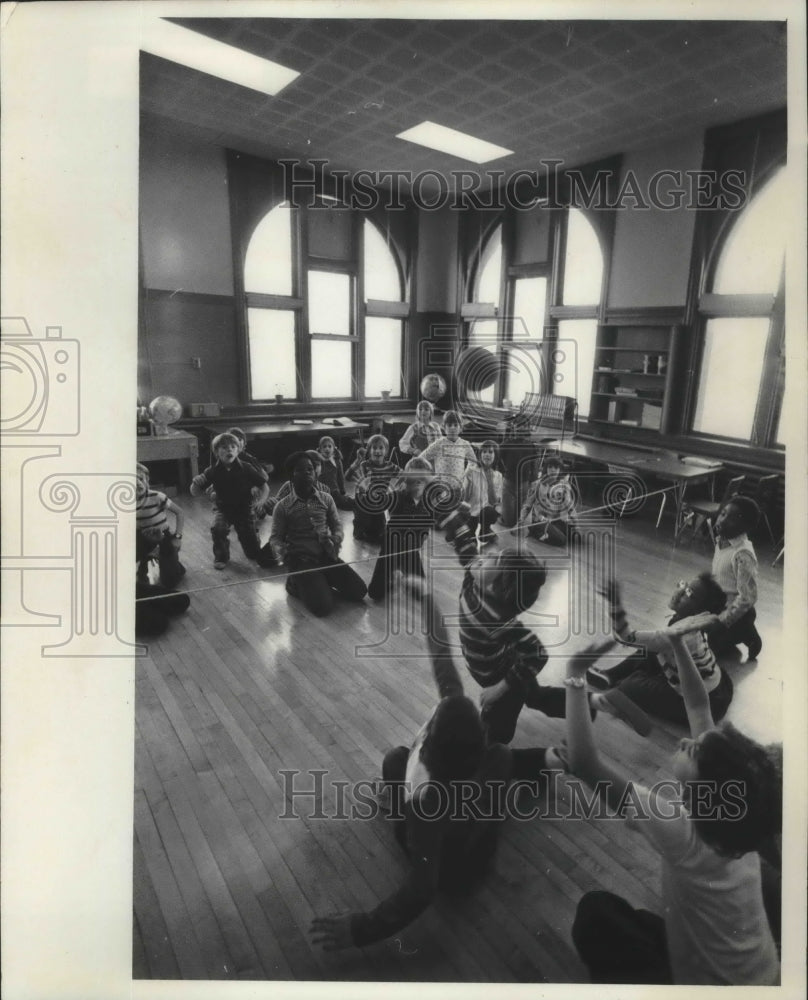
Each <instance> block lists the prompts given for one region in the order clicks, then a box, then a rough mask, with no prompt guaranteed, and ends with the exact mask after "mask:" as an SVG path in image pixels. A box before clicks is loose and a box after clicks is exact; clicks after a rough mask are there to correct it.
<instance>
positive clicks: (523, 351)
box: [502, 341, 545, 406]
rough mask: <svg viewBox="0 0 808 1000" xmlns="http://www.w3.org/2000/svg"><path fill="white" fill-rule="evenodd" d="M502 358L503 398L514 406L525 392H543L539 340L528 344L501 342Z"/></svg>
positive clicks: (543, 381) (542, 368)
mask: <svg viewBox="0 0 808 1000" xmlns="http://www.w3.org/2000/svg"><path fill="white" fill-rule="evenodd" d="M502 360H503V364H504V365H505V370H506V375H505V399H509V400H510V401H511V403H513V404H514V405H516V406H519V404H520V403H521V402H522V400H523V399H524V398H525V393H527V392H544V386H545V372H544V358H543V356H542V352H541V341H537V342H536V343H535V344H530V345H529V346H520V345H519V344H503V345H502Z"/></svg>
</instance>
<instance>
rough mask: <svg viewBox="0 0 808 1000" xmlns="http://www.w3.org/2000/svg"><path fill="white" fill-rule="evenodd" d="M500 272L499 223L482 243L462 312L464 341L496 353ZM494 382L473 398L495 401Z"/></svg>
mask: <svg viewBox="0 0 808 1000" xmlns="http://www.w3.org/2000/svg"><path fill="white" fill-rule="evenodd" d="M501 276H502V226H501V225H498V226H496V227H495V229H494V230H493V231H492V232H491V233H490V234H489V235H488V237H487V238H486V240H485V242H484V243H483V245H482V248H481V252H480V255H479V260H478V261H477V268H476V272H475V275H474V281H473V293H472V295H473V301H472V302H471V303H469V304H468V306H467V309H466V310H465V311H466V315H468V316H469V317H470V322H469V325H468V331H467V336H466V342H467V343H468V344H469V345H476V346H480V347H484V348H485V349H486V350H487V351H490V352H491V353H492V354H494V353H496V350H497V345H498V343H499V340H500V332H499V322H498V320H497V318H496V317H497V314H498V313H499V302H500V284H501ZM496 391H497V387H496V385H492V386H490V387H489V388H487V389H483V390H482V391H480V392H478V393H477V394H476V397H475V398H476V399H478V400H479V401H481V402H483V403H488V404H493V403H494V402H495V401H496Z"/></svg>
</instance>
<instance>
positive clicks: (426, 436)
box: [398, 399, 443, 455]
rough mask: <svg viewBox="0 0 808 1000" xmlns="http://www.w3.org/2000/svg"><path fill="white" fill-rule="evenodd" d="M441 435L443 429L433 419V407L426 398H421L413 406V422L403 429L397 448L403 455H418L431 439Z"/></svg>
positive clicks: (429, 443) (430, 442) (437, 438)
mask: <svg viewBox="0 0 808 1000" xmlns="http://www.w3.org/2000/svg"><path fill="white" fill-rule="evenodd" d="M442 437H443V431H442V430H441V429H440V424H439V423H438V422H437V421H436V420H435V407H434V406H433V405H432V404H431V403H430V402H429V400H428V399H422V400H421V402H420V403H419V404H418V405H417V406H416V407H415V423H414V424H410V426H409V427H408V428H407V429H406V430H405V431H404V434H403V435H402V438H401V440H400V441H399V442H398V448H399V451H401V452H402V453H403V454H405V455H420V454H421V452H422V451H424V449H425V448H427V447H428V446H429V445H431V444H432V442H433V441H438V440H440V438H442Z"/></svg>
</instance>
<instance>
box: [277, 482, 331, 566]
mask: <svg viewBox="0 0 808 1000" xmlns="http://www.w3.org/2000/svg"><path fill="white" fill-rule="evenodd" d="M327 537H330V538H331V539H332V540H333V542H334V545H335V547H336V548H337V549H338V548H339V547H340V545H341V544H342V524H341V523H340V519H339V515H338V514H337V505H336V504H335V503H334V500H333V499H332V497H331V496H330V495H329V494H328V493H323V492H322V491H321V490H314V491H313V493H312V494H311V496H309V497H299V496H298V495H297V493H295V490H294V488H291V489H290V490H289V495H288V496H286V497H284V498H283V500H281V501H279V503H278V505H277V506H276V507H275V510H274V512H273V514H272V533H271V534H270V536H269V542H270V545H271V546H272V551H273V552H274V553H275V556H276V558H277V559H278V560H280V561H283V560H284V559H285V558H286V556H287V554H289V555H291V556H303V557H304V558H305V557H309V558H314V559H317V560H318V561H319V560H320V559H322V557H323V556H324V555H325V553H324V550H323V543H322V539H323V538H327Z"/></svg>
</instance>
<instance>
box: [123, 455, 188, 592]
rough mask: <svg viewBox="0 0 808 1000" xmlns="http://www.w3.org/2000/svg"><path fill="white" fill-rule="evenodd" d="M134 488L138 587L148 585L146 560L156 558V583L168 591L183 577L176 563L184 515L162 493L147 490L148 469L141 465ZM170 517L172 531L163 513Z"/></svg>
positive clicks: (179, 565)
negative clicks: (157, 575) (171, 517)
mask: <svg viewBox="0 0 808 1000" xmlns="http://www.w3.org/2000/svg"><path fill="white" fill-rule="evenodd" d="M136 477H137V485H136V487H135V526H136V527H135V559H136V561H137V565H138V569H137V578H138V581H139V582H140V583H141V584H147V583H149V582H150V581H149V571H148V569H149V560H150V559H151V558H154V557H155V556H156V559H157V565H158V567H159V580H160V583H161V584H162V586H163V587H165V588H167V589H169V590H170V589H171V588H172V587H174V586H176V584H177V583H179V581H180V580H181V579H182V578H183V577H184V576H185V567H184V566H183V565H182V563H181V562H180V556H179V553H180V549H181V548H182V526H183V523H184V521H185V515H184V514H183V511H182V508H181V507H178V506H177V504H175V503H174V501H173V500H170V499H169V498H168V497H167V496H166V495H165V493H160V492H159V491H158V490H153V489H150V486H149V470H148V469H147V468H146V466H145V465H140V464H138V466H137V472H136ZM167 513H169V514H172V515H173V517H174V531H173V532H172V531H171V530H170V529H169V527H168V518H167V516H166V514H167Z"/></svg>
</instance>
